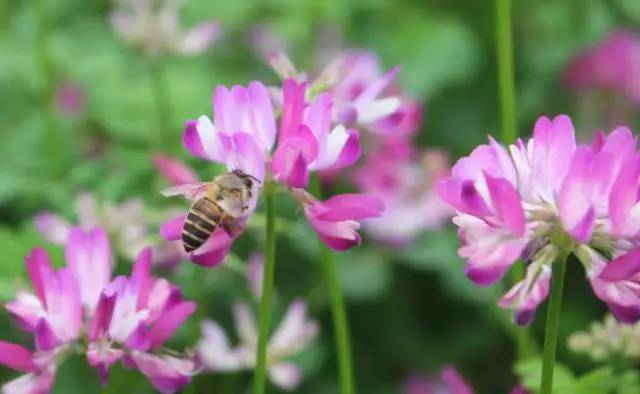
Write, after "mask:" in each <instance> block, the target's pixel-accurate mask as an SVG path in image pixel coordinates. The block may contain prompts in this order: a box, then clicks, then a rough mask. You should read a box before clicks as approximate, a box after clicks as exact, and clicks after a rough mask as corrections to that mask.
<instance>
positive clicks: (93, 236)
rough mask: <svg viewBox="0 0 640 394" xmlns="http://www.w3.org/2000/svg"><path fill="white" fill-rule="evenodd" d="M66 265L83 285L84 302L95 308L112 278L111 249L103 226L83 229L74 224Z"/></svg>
mask: <svg viewBox="0 0 640 394" xmlns="http://www.w3.org/2000/svg"><path fill="white" fill-rule="evenodd" d="M65 257H66V260H67V265H68V267H69V269H70V270H71V272H72V273H73V276H74V277H75V280H76V282H77V284H78V287H79V288H80V293H81V296H82V302H83V304H84V305H85V306H86V307H88V308H90V309H93V308H94V307H95V305H96V303H97V302H98V298H99V297H100V292H102V289H104V288H105V287H107V285H108V284H109V282H110V280H111V249H110V247H109V238H108V237H107V233H106V232H105V231H104V230H103V229H101V228H94V229H92V230H91V231H88V232H84V231H83V230H82V229H80V228H77V227H74V228H72V229H71V231H70V232H69V239H68V240H67V245H66V248H65Z"/></svg>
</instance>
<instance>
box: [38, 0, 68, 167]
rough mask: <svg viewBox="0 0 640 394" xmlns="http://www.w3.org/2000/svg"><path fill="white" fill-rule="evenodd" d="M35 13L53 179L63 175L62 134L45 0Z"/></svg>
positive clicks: (46, 141) (47, 143)
mask: <svg viewBox="0 0 640 394" xmlns="http://www.w3.org/2000/svg"><path fill="white" fill-rule="evenodd" d="M34 5H35V14H36V19H37V24H36V25H37V30H36V43H35V44H36V61H37V66H38V71H39V73H40V76H41V78H42V93H41V95H42V97H41V100H42V116H43V121H44V123H43V127H44V130H43V137H44V148H45V150H46V154H47V159H48V161H49V163H48V164H49V165H48V167H49V168H50V169H51V175H52V178H53V179H59V178H60V177H61V176H62V151H63V149H62V135H61V133H60V128H59V125H58V119H57V118H56V115H55V113H54V109H53V105H54V95H55V86H54V85H55V70H54V67H53V62H52V60H51V54H50V53H49V35H50V32H49V20H48V17H47V9H46V5H45V1H44V0H38V1H37V2H35V4H34Z"/></svg>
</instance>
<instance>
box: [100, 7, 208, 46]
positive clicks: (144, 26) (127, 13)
mask: <svg viewBox="0 0 640 394" xmlns="http://www.w3.org/2000/svg"><path fill="white" fill-rule="evenodd" d="M181 3H182V2H175V1H170V0H163V1H162V2H161V3H160V5H159V6H157V5H156V4H155V2H154V1H151V0H124V1H121V2H119V4H118V7H117V8H116V9H115V10H114V11H113V12H111V14H110V15H109V21H110V22H111V25H112V26H113V28H114V29H115V30H116V32H117V33H118V34H120V36H121V37H122V39H123V40H124V41H126V42H128V43H130V44H131V45H134V46H136V47H139V48H141V49H143V50H145V51H146V52H147V53H148V54H149V55H152V56H161V55H165V54H181V55H197V54H199V53H202V52H203V51H205V50H206V49H207V48H208V47H210V46H211V45H212V44H213V43H214V42H215V41H216V40H217V39H218V37H219V36H220V27H219V25H218V23H217V22H205V23H202V24H200V25H197V26H196V27H193V28H191V29H188V30H183V28H182V27H181V26H180V16H179V7H180V5H181Z"/></svg>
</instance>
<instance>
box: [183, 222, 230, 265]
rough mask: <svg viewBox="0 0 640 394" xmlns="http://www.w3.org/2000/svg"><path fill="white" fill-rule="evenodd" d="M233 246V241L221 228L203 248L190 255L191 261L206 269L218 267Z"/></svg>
mask: <svg viewBox="0 0 640 394" xmlns="http://www.w3.org/2000/svg"><path fill="white" fill-rule="evenodd" d="M232 244H233V239H232V238H231V237H229V235H228V234H227V233H226V232H225V231H224V230H223V229H221V228H219V229H217V230H216V231H215V232H214V233H213V235H212V236H210V237H209V239H208V240H207V241H206V242H205V243H204V244H203V245H202V246H200V247H199V248H198V249H196V250H195V251H193V252H191V253H190V254H189V259H190V260H191V261H192V262H194V263H196V264H199V265H202V266H205V267H216V266H218V265H219V264H220V263H222V261H223V260H224V258H225V257H226V256H227V254H228V253H229V250H230V249H231V245H232Z"/></svg>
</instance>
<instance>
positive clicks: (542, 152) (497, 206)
mask: <svg viewBox="0 0 640 394" xmlns="http://www.w3.org/2000/svg"><path fill="white" fill-rule="evenodd" d="M636 142H637V140H636V138H635V137H634V136H633V135H632V134H631V132H630V130H629V129H627V128H625V127H619V128H616V129H615V130H613V131H612V132H611V133H610V134H609V135H607V136H605V135H604V134H600V135H598V136H597V137H596V140H595V141H594V143H593V144H592V145H590V146H586V145H583V146H581V145H577V144H576V142H575V137H574V129H573V125H572V123H571V120H570V119H569V117H567V116H564V115H561V116H558V117H556V118H554V119H553V120H551V119H549V118H546V117H542V118H540V119H539V120H538V121H537V122H536V124H535V127H534V132H533V138H531V139H530V140H529V141H528V142H527V143H526V144H525V143H524V142H523V141H518V142H517V143H516V144H515V145H512V146H510V147H509V150H507V149H506V148H504V147H503V146H502V145H500V144H498V143H497V142H495V141H494V140H493V139H490V143H489V145H481V146H479V147H477V148H476V149H475V150H474V151H473V152H472V153H471V154H470V155H469V156H468V157H464V158H462V159H460V160H459V161H458V162H457V163H456V164H455V165H454V167H453V169H452V173H451V176H450V177H448V178H446V179H444V180H442V181H441V182H440V184H439V186H438V188H439V194H440V196H441V197H442V199H443V200H444V201H445V202H447V203H448V204H450V205H451V206H452V207H454V208H455V209H456V210H457V211H458V214H457V216H456V217H455V218H454V223H455V224H457V225H458V227H459V228H460V230H459V234H460V238H461V241H462V247H461V248H460V250H459V254H460V256H462V257H464V258H465V259H467V267H466V269H465V272H466V274H467V276H468V277H469V278H470V279H471V280H473V281H474V282H476V283H477V284H479V285H490V284H492V283H495V282H496V281H497V280H498V279H500V278H501V277H502V275H503V274H504V273H505V272H506V271H507V270H508V269H509V267H510V266H511V265H512V264H513V262H514V261H515V260H516V259H518V258H520V257H522V258H525V259H526V260H527V262H528V263H529V267H528V268H527V275H526V276H525V278H524V279H523V280H522V281H521V282H519V283H517V284H516V285H515V286H514V288H513V289H512V290H511V291H509V292H508V293H507V294H506V295H505V296H504V297H503V298H502V300H501V301H500V303H499V304H500V306H502V307H509V308H513V309H515V310H516V321H517V322H518V323H520V324H527V323H529V322H530V321H531V320H532V318H533V314H534V313H535V309H536V308H537V306H538V305H539V304H540V303H541V302H542V301H544V299H545V298H546V297H547V294H548V291H549V281H550V271H551V268H550V267H551V264H552V263H553V261H554V260H555V259H556V257H557V256H558V255H559V254H560V252H561V250H564V251H568V252H573V253H574V254H575V255H576V256H577V257H578V258H579V259H580V261H581V262H582V264H583V265H584V267H585V270H586V272H587V277H588V279H589V280H590V281H591V284H592V287H593V288H594V293H595V295H596V296H597V297H599V298H601V299H602V300H603V301H605V302H606V303H607V304H608V305H609V307H610V308H611V309H612V311H613V312H614V314H616V315H617V316H618V317H619V318H621V319H625V320H636V319H638V318H639V317H640V315H638V312H637V309H636V308H635V307H632V306H631V303H632V302H633V301H635V300H637V297H634V296H633V294H634V291H633V290H632V286H630V285H631V284H632V283H633V282H634V280H635V279H633V278H634V275H635V274H636V273H637V272H638V271H636V270H634V269H629V270H626V267H629V266H631V265H633V263H629V261H634V258H635V254H634V252H633V249H634V245H635V242H636V241H635V239H636V234H637V231H638V229H640V226H639V225H638V223H636V222H635V218H634V216H633V214H632V213H631V212H632V210H633V207H634V206H635V204H636V202H637V196H638V194H637V187H638V186H637V185H638V176H637V174H636V173H635V171H636V167H635V166H636V163H637V162H638V156H637V153H636V151H635V149H636ZM599 251H606V252H609V253H610V254H611V255H613V257H614V260H613V261H609V259H608V258H606V257H605V255H603V254H602V252H599ZM605 266H606V267H605ZM617 267H623V268H617ZM616 270H618V271H617V272H616V273H617V274H620V275H608V273H610V272H615V271H616ZM623 274H624V275H623ZM623 280H624V281H623ZM611 282H615V283H611ZM623 294H624V295H623Z"/></svg>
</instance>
